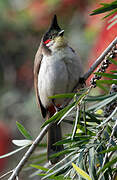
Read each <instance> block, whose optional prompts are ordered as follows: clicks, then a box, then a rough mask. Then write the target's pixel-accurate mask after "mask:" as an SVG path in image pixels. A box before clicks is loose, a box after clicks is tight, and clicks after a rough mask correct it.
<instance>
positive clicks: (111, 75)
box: [94, 72, 117, 79]
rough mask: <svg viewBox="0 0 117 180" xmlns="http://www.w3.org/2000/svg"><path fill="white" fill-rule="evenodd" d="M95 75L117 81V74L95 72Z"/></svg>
mask: <svg viewBox="0 0 117 180" xmlns="http://www.w3.org/2000/svg"><path fill="white" fill-rule="evenodd" d="M94 74H97V75H101V76H103V77H108V78H112V79H117V75H115V74H109V73H99V72H95V73H94Z"/></svg>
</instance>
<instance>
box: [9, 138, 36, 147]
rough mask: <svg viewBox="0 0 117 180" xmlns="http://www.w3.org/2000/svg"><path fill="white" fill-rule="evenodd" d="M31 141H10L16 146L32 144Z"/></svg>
mask: <svg viewBox="0 0 117 180" xmlns="http://www.w3.org/2000/svg"><path fill="white" fill-rule="evenodd" d="M32 142H33V141H31V140H27V139H23V140H12V143H13V144H15V145H16V146H29V145H31V144H32Z"/></svg>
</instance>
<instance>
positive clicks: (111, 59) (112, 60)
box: [109, 58, 117, 65]
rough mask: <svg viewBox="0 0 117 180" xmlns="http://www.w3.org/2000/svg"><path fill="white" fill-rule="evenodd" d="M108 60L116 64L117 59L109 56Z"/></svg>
mask: <svg viewBox="0 0 117 180" xmlns="http://www.w3.org/2000/svg"><path fill="white" fill-rule="evenodd" d="M109 61H111V62H112V63H113V64H115V65H117V61H115V60H114V59H113V58H109Z"/></svg>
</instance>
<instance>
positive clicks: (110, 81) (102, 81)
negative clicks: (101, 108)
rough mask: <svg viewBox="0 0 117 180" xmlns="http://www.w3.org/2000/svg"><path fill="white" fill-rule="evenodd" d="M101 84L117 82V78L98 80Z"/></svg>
mask: <svg viewBox="0 0 117 180" xmlns="http://www.w3.org/2000/svg"><path fill="white" fill-rule="evenodd" d="M97 82H99V83H100V84H117V80H97V81H96V83H97Z"/></svg>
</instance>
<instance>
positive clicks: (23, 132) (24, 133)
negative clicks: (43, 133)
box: [16, 121, 33, 140]
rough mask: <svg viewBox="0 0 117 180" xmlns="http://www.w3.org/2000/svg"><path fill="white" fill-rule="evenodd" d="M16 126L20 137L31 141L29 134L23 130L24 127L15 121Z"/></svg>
mask: <svg viewBox="0 0 117 180" xmlns="http://www.w3.org/2000/svg"><path fill="white" fill-rule="evenodd" d="M16 125H17V128H18V129H19V131H20V132H21V133H22V135H23V136H24V137H25V138H27V139H29V140H32V139H33V138H32V136H31V135H30V134H29V132H28V131H27V130H26V129H25V128H24V126H22V124H20V123H19V122H17V121H16Z"/></svg>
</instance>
